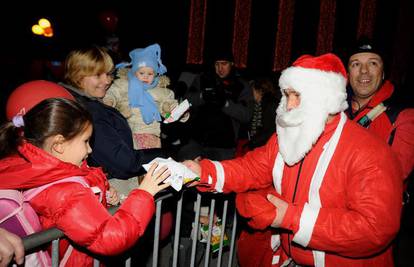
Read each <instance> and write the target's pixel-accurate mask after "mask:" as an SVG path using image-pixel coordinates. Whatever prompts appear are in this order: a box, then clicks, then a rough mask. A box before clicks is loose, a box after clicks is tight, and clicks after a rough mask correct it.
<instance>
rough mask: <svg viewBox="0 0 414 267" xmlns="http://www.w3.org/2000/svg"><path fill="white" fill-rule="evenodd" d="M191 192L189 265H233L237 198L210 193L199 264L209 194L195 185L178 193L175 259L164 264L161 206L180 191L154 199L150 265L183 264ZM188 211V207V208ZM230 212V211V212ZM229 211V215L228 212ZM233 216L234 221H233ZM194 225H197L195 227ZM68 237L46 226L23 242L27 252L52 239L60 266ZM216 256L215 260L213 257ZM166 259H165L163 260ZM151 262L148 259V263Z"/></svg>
mask: <svg viewBox="0 0 414 267" xmlns="http://www.w3.org/2000/svg"><path fill="white" fill-rule="evenodd" d="M188 192H191V194H196V200H195V202H194V221H193V231H192V234H191V239H192V246H191V263H190V266H205V267H208V266H218V267H220V266H228V267H234V266H237V261H236V260H235V240H236V234H237V233H236V229H237V214H236V210H235V208H234V205H233V208H230V209H229V203H231V204H233V203H234V198H233V197H231V196H223V195H221V194H208V198H209V199H210V206H209V207H210V208H209V229H208V238H207V244H206V245H205V252H204V256H203V261H204V265H203V264H202V263H201V264H198V265H196V252H197V242H200V241H199V240H198V235H199V233H198V231H199V220H200V208H201V202H202V197H204V196H206V195H205V194H203V195H202V194H200V193H194V191H192V189H190V190H187V191H186V190H184V191H182V192H180V193H179V195H178V200H177V206H176V217H175V228H174V233H173V236H172V241H171V242H172V252H171V258H170V259H172V260H171V261H170V262H169V264H167V265H166V264H161V263H160V259H159V257H160V246H159V245H160V226H161V214H162V213H161V209H162V205H163V202H164V200H173V198H175V197H177V195H175V194H173V193H164V194H161V195H160V196H158V197H157V198H156V200H155V202H156V212H155V230H154V239H153V241H154V242H153V253H152V259H151V261H152V262H149V264H151V266H153V267H156V266H173V267H176V266H183V265H182V264H181V265H180V262H179V257H178V256H179V246H180V230H181V226H182V225H181V224H182V212H183V200H184V197H185V195H186V194H188ZM218 201H219V203H220V204H221V203H223V207H222V208H223V213H222V217H221V218H222V229H223V230H224V231H223V230H222V231H221V236H220V246H219V250H218V252H216V253H214V257H213V253H212V252H211V251H210V247H211V236H212V230H213V220H214V216H215V214H216V203H218ZM117 209H118V207H111V208H110V209H109V212H110V213H111V214H114V213H115V212H116V210H117ZM186 212H188V211H186ZM229 213H230V214H229ZM229 215H230V216H229ZM229 217H230V220H229V222H230V223H228V218H229ZM231 220H232V221H231ZM194 225H195V226H196V227H194ZM225 234H227V235H228V237H229V241H230V242H229V243H230V244H229V246H228V247H227V248H228V250H226V251H224V247H223V240H224V235H225ZM60 238H65V236H64V234H63V232H62V231H60V230H58V229H57V228H51V229H48V230H44V231H41V232H38V233H34V234H31V235H29V236H27V237H24V238H23V245H24V247H25V251H26V252H28V253H31V252H34V251H36V249H37V248H40V247H41V246H43V245H45V244H48V243H50V242H51V243H52V250H51V251H52V252H51V257H52V266H53V267H57V266H59V239H60ZM224 254H226V256H227V257H226V258H227V262H226V263H227V264H224V263H223V261H224V260H223V255H224ZM127 257H128V258H127V259H126V260H125V265H124V266H126V267H129V266H131V258H132V257H134V255H127ZM213 259H214V260H213ZM164 261H165V260H164ZM99 264H100V263H99V261H98V260H97V259H94V267H95V266H96V267H98V266H99ZM146 265H147V266H148V263H147V264H146Z"/></svg>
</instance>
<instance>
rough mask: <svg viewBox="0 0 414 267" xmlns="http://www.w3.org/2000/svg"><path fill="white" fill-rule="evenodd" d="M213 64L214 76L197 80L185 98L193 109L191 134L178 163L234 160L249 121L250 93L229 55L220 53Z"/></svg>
mask: <svg viewBox="0 0 414 267" xmlns="http://www.w3.org/2000/svg"><path fill="white" fill-rule="evenodd" d="M213 60H214V61H213V62H214V63H213V64H214V72H213V73H210V72H206V73H202V74H201V75H199V76H198V77H196V78H195V80H194V82H193V84H192V86H190V88H189V90H188V92H187V94H186V95H185V98H187V99H188V100H189V102H190V103H191V105H192V107H191V112H192V115H191V116H192V119H191V129H192V132H191V137H190V140H189V142H188V144H185V145H183V147H182V148H181V149H180V151H179V152H178V159H179V160H184V159H194V158H196V157H199V156H201V157H207V158H211V159H216V160H224V159H231V158H233V157H234V155H235V151H236V145H237V141H238V139H239V137H241V133H240V131H242V130H241V129H246V128H247V125H248V123H249V122H250V120H251V118H252V113H253V105H254V99H253V93H252V90H251V88H250V86H249V84H248V83H247V82H246V81H245V80H244V79H243V78H242V77H241V76H240V75H239V74H238V72H237V70H236V68H235V66H234V59H233V55H232V53H231V52H229V51H224V50H223V51H219V52H217V53H216V54H215V55H214V57H213ZM242 126H246V127H242ZM245 132H246V133H243V135H246V136H247V130H246V131H245Z"/></svg>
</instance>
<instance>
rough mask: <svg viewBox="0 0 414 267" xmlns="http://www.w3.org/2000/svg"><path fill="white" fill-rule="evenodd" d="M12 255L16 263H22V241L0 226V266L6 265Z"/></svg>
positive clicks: (4, 266)
mask: <svg viewBox="0 0 414 267" xmlns="http://www.w3.org/2000/svg"><path fill="white" fill-rule="evenodd" d="M13 256H14V260H15V261H16V263H17V264H19V265H21V264H23V261H24V247H23V242H22V240H21V239H20V237H18V236H17V235H15V234H12V233H10V232H8V231H6V230H5V229H2V228H0V267H6V266H8V264H9V263H10V261H11V260H12V258H13Z"/></svg>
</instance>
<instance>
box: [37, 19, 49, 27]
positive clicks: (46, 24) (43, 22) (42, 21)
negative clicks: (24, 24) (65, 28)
mask: <svg viewBox="0 0 414 267" xmlns="http://www.w3.org/2000/svg"><path fill="white" fill-rule="evenodd" d="M39 25H40V27H42V28H43V29H46V28H50V26H51V24H50V21H49V20H47V19H45V18H41V19H39Z"/></svg>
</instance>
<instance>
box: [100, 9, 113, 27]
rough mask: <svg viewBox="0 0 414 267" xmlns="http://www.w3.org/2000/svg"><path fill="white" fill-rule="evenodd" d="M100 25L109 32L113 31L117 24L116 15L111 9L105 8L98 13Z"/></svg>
mask: <svg viewBox="0 0 414 267" xmlns="http://www.w3.org/2000/svg"><path fill="white" fill-rule="evenodd" d="M99 20H100V21H101V23H102V26H103V27H104V28H105V29H106V30H108V31H109V32H114V31H115V30H116V27H117V26H118V16H117V15H116V13H115V12H114V11H112V10H106V11H103V12H101V13H100V14H99Z"/></svg>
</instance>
